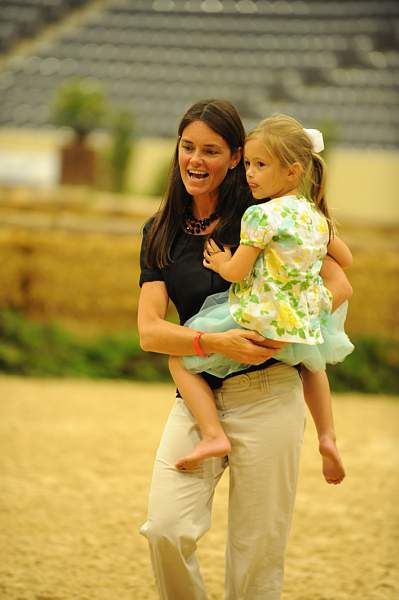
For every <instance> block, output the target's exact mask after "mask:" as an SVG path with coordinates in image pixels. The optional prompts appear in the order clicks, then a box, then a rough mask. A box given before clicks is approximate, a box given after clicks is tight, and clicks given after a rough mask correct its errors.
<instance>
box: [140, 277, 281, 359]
mask: <svg viewBox="0 0 399 600" xmlns="http://www.w3.org/2000/svg"><path fill="white" fill-rule="evenodd" d="M168 303H169V297H168V293H167V290H166V286H165V284H164V282H163V281H150V282H146V283H144V284H143V286H142V288H141V292H140V298H139V306H138V330H139V335H140V345H141V348H142V349H143V350H145V351H147V352H159V353H161V354H171V355H175V356H184V355H190V354H194V353H195V352H194V338H195V336H196V332H195V331H193V330H192V329H190V328H189V327H184V326H182V325H176V324H175V323H169V322H168V321H166V311H167V308H168ZM264 341H265V340H264V338H263V337H262V336H261V335H259V334H258V333H256V332H255V331H250V330H246V329H230V330H229V331H225V332H222V333H204V334H203V335H202V336H201V341H200V345H201V348H202V350H203V351H204V352H205V353H207V354H213V353H215V352H220V353H221V354H224V355H225V356H227V357H229V358H232V359H233V360H237V361H240V362H243V363H247V364H251V365H257V364H261V363H263V362H264V361H265V360H267V359H269V358H271V357H272V356H273V354H274V353H275V352H276V349H272V348H266V347H264V346H260V345H258V344H261V343H262V342H264Z"/></svg>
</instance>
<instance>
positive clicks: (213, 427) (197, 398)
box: [169, 356, 231, 471]
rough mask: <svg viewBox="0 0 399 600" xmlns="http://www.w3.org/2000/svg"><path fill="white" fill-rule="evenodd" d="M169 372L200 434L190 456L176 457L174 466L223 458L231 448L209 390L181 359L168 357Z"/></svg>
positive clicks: (185, 465)
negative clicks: (214, 457)
mask: <svg viewBox="0 0 399 600" xmlns="http://www.w3.org/2000/svg"><path fill="white" fill-rule="evenodd" d="M169 370H170V372H171V375H172V377H173V380H174V382H175V384H176V386H177V388H178V390H179V392H180V394H181V396H182V397H183V399H184V401H185V403H186V404H187V406H188V408H189V409H190V410H191V412H192V414H193V415H194V417H195V419H196V420H197V423H198V427H199V429H200V432H201V438H202V439H201V440H200V441H199V442H198V444H197V445H196V446H195V448H193V449H192V451H191V452H190V453H189V454H186V455H185V456H183V457H181V458H179V460H178V461H177V462H176V467H177V468H178V469H181V470H183V471H185V470H190V469H194V468H195V467H197V466H198V465H199V464H200V463H201V462H202V461H203V460H205V459H206V458H210V457H212V456H226V454H228V453H229V452H230V449H231V445H230V442H229V439H228V437H227V436H226V434H225V432H224V430H223V427H222V425H221V423H220V421H219V417H218V414H217V410H216V406H215V399H214V396H213V393H212V390H211V388H210V387H209V386H208V384H207V383H206V381H205V380H204V379H203V378H202V377H201V376H200V375H194V374H193V373H190V372H189V371H187V370H186V369H185V368H184V366H183V364H182V361H181V360H180V358H178V357H177V356H171V357H170V358H169Z"/></svg>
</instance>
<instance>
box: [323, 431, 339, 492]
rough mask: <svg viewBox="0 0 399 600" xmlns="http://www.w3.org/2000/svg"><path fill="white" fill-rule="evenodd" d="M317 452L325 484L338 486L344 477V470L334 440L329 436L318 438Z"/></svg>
mask: <svg viewBox="0 0 399 600" xmlns="http://www.w3.org/2000/svg"><path fill="white" fill-rule="evenodd" d="M319 452H320V454H321V456H322V461H323V475H324V478H325V480H326V481H327V483H333V484H335V485H336V484H338V483H341V481H342V480H343V479H344V477H345V469H344V465H343V464H342V460H341V457H340V455H339V452H338V448H337V444H336V442H335V439H334V438H333V437H331V436H329V435H322V436H320V438H319Z"/></svg>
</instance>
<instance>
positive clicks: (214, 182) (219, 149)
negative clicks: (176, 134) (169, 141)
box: [178, 121, 241, 201]
mask: <svg viewBox="0 0 399 600" xmlns="http://www.w3.org/2000/svg"><path fill="white" fill-rule="evenodd" d="M178 155H179V168H180V175H181V178H182V180H183V184H184V186H185V188H186V190H187V192H188V193H189V194H191V196H193V198H194V199H198V200H205V199H207V200H211V201H216V200H217V199H218V197H219V187H220V184H221V183H222V181H223V180H224V178H225V177H226V174H227V171H228V170H229V169H230V168H234V167H235V166H236V165H237V164H238V162H239V161H240V157H241V151H240V150H238V151H237V152H236V153H234V154H232V153H231V150H230V148H229V146H228V144H227V142H226V141H225V139H224V138H223V137H222V136H220V135H219V134H218V133H216V132H215V131H213V129H211V128H210V127H208V125H206V124H205V123H204V122H203V121H193V122H192V123H190V125H187V127H186V128H185V129H184V130H183V133H182V135H181V138H180V141H179V151H178Z"/></svg>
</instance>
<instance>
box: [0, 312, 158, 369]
mask: <svg viewBox="0 0 399 600" xmlns="http://www.w3.org/2000/svg"><path fill="white" fill-rule="evenodd" d="M0 372H3V373H10V374H15V375H32V376H53V377H68V376H73V377H79V376H84V377H92V378H111V379H115V378H125V379H137V380H142V381H153V380H167V379H169V372H168V367H167V360H166V357H165V356H162V355H158V354H155V353H151V352H150V353H147V352H143V351H142V350H141V348H140V345H139V340H138V335H137V333H136V332H131V333H118V334H114V335H107V336H105V335H103V336H99V337H97V338H96V339H93V340H86V339H81V338H78V337H77V336H74V335H72V334H71V333H68V332H66V331H64V330H63V329H62V328H60V327H59V326H57V325H54V324H48V323H45V324H42V323H35V322H33V321H30V320H29V319H26V318H24V317H23V316H22V315H20V314H19V313H17V312H14V311H4V312H2V313H0Z"/></svg>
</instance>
